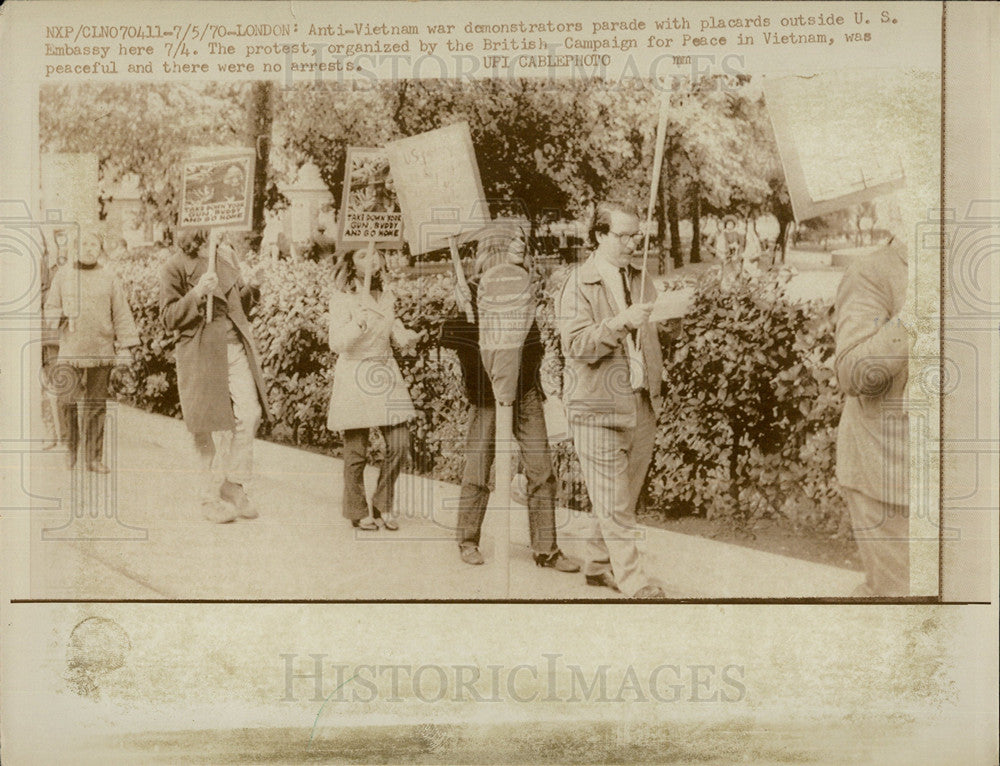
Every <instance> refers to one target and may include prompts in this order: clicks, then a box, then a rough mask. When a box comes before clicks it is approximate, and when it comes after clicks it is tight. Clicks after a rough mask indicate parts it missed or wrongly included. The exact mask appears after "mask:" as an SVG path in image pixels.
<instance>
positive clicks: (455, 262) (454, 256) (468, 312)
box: [448, 236, 476, 324]
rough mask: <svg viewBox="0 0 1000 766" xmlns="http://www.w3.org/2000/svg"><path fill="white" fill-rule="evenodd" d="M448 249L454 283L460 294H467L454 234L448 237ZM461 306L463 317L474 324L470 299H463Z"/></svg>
mask: <svg viewBox="0 0 1000 766" xmlns="http://www.w3.org/2000/svg"><path fill="white" fill-rule="evenodd" d="M448 249H449V250H450V251H451V263H452V266H454V267H455V284H457V285H458V291H459V293H460V294H461V295H463V296H467V295H471V291H470V290H469V283H468V282H467V281H466V279H465V270H464V269H463V268H462V258H461V257H460V256H459V254H458V240H457V239H456V238H455V237H454V236H450V237H448ZM462 303H463V305H461V306H460V307H459V308H461V309H462V310H463V311H464V312H465V319H466V321H468V322H469V324H474V323H475V321H476V314H475V312H474V311H473V310H472V301H471V300H464V301H463V302H462Z"/></svg>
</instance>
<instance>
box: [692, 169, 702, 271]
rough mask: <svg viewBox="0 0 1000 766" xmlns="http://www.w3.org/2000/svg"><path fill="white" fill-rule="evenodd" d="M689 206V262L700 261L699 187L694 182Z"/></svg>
mask: <svg viewBox="0 0 1000 766" xmlns="http://www.w3.org/2000/svg"><path fill="white" fill-rule="evenodd" d="M691 201H692V206H691V263H701V187H700V186H698V184H695V186H694V191H693V192H692V198H691Z"/></svg>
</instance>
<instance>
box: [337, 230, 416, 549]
mask: <svg viewBox="0 0 1000 766" xmlns="http://www.w3.org/2000/svg"><path fill="white" fill-rule="evenodd" d="M384 270H385V261H384V259H383V257H382V255H381V253H379V252H378V251H377V250H374V249H372V250H367V251H360V250H359V251H355V252H353V253H347V254H345V255H344V257H343V259H342V261H341V262H340V264H338V267H337V271H336V274H335V277H334V288H335V289H334V291H333V294H332V296H331V298H330V348H331V349H332V350H333V351H335V352H336V353H337V362H336V365H335V366H334V371H333V394H332V396H331V397H330V412H329V415H328V417H327V423H326V424H327V427H328V428H329V429H330V430H331V431H342V432H343V434H344V494H343V514H344V517H345V518H347V519H349V520H350V521H351V524H352V525H353V526H354V527H356V528H359V529H364V530H368V531H375V530H378V529H379V528H383V529H387V530H390V531H394V530H397V529H399V523H398V521H397V520H396V518H397V514H396V513H395V512H394V508H393V504H394V498H395V486H396V478H397V477H398V476H399V471H400V468H401V467H402V464H403V461H404V460H405V458H406V456H407V455H408V454H409V451H410V431H409V426H408V425H407V424H408V422H409V421H410V420H412V419H413V418H414V417H416V411H415V410H414V408H413V402H412V400H411V399H410V394H409V391H408V390H407V388H406V383H405V381H404V380H403V376H402V373H400V371H399V365H398V364H397V363H396V359H395V357H394V356H393V351H392V346H393V345H395V346H396V347H397V348H399V349H400V350H401V351H404V352H408V353H409V352H412V350H413V348H414V347H415V346H416V343H417V340H418V339H419V338H420V334H419V333H417V332H414V331H413V330H410V329H407V328H406V327H404V326H403V323H402V322H401V321H400V320H399V319H398V318H397V317H396V313H395V307H394V303H395V298H394V296H393V294H392V291H391V290H389V289H388V288H387V286H386V285H385V284H384V279H383V273H384ZM366 280H367V286H366ZM372 428H378V429H379V430H380V431H381V432H382V437H383V438H384V439H385V447H386V449H385V460H384V462H383V464H382V470H381V472H380V474H379V479H378V484H377V486H376V488H375V494H374V495H373V496H372V499H371V505H369V502H368V498H367V496H366V494H365V485H364V471H365V465H366V463H367V453H368V437H369V430H370V429H372Z"/></svg>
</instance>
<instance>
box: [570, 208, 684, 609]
mask: <svg viewBox="0 0 1000 766" xmlns="http://www.w3.org/2000/svg"><path fill="white" fill-rule="evenodd" d="M640 240H641V235H640V233H639V217H638V215H637V214H636V213H635V211H634V210H633V209H632V208H630V207H628V206H626V205H623V204H620V203H613V202H604V203H601V204H600V205H598V207H597V210H596V212H595V216H594V223H593V225H592V226H591V230H590V241H591V244H592V245H593V246H594V251H593V253H592V254H591V255H590V257H589V258H588V259H587V260H586V261H584V262H583V263H582V264H580V265H579V266H578V267H577V268H576V270H575V271H573V272H572V273H571V274H570V276H569V278H568V279H567V280H566V284H565V285H564V286H563V289H562V292H561V294H560V298H559V305H558V307H557V314H556V316H557V317H558V318H559V323H560V326H559V331H560V337H561V340H562V351H563V356H564V357H565V359H566V368H565V371H564V373H563V379H564V382H563V389H564V399H565V404H566V415H567V419H568V421H569V425H570V429H571V430H572V432H573V445H574V447H575V448H576V452H577V455H578V456H579V458H580V467H581V470H582V472H583V477H584V481H585V482H586V484H587V493H588V495H589V496H590V502H591V505H592V506H593V513H592V514H591V518H590V527H591V530H590V534H589V539H588V540H587V545H586V559H585V562H586V563H585V564H584V575H585V577H586V582H587V584H588V585H597V586H606V587H609V588H613V589H615V590H619V591H621V593H622V594H623V595H625V596H626V597H629V598H639V599H649V598H664V597H665V596H666V592H665V591H664V589H663V588H662V587H660V585H658V584H656V583H654V582H653V580H652V578H651V577H650V576H649V574H648V573H647V572H646V567H645V562H644V556H643V552H642V551H641V550H640V547H639V545H638V540H639V538H640V537H641V536H642V534H643V533H642V530H641V529H640V528H639V527H638V525H637V523H636V518H635V506H636V502H637V500H638V498H639V493H640V492H641V490H642V486H643V483H644V481H645V478H646V472H647V470H648V469H649V464H650V461H651V460H652V457H653V447H654V439H655V435H656V419H657V415H658V414H659V412H660V411H661V409H662V405H663V397H662V392H661V385H662V376H663V357H662V351H661V349H660V342H659V338H658V336H657V329H656V325H655V324H654V323H653V322H652V321H650V313H651V311H652V308H653V303H654V301H655V300H656V288H655V287H654V286H653V282H652V280H651V279H648V278H647V279H645V280H644V279H643V277H642V272H641V271H640V270H638V269H636V268H634V267H633V265H632V263H631V261H632V255H633V252H634V249H635V246H636V245H637V244H638V243H639V241H640Z"/></svg>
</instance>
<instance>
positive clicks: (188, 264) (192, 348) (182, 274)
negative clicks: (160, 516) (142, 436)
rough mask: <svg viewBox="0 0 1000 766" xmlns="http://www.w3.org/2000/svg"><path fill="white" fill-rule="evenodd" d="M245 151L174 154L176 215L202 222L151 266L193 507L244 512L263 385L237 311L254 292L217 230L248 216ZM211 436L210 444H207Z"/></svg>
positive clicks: (244, 224)
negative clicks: (173, 362) (188, 441)
mask: <svg viewBox="0 0 1000 766" xmlns="http://www.w3.org/2000/svg"><path fill="white" fill-rule="evenodd" d="M253 167H254V155H253V152H252V150H250V151H249V153H248V152H247V150H239V149H238V150H230V151H225V152H218V153H211V154H209V153H204V152H203V153H201V154H198V155H195V156H193V157H192V158H191V159H189V160H188V161H186V162H185V163H184V167H183V171H184V172H183V182H182V192H181V209H180V211H179V216H178V218H179V222H180V224H181V226H182V227H183V228H187V229H189V230H191V229H196V230H199V229H200V230H201V231H204V229H206V228H207V229H208V237H207V241H206V238H205V237H204V235H203V234H201V233H200V232H197V231H196V233H194V234H192V235H191V236H190V237H189V239H188V247H187V252H186V253H179V254H177V255H174V256H173V257H171V258H170V259H169V260H167V262H166V263H165V264H164V265H163V269H162V271H161V272H160V319H161V320H162V321H163V324H164V326H165V327H166V328H167V329H168V330H170V331H173V332H174V333H175V335H176V338H177V344H176V358H177V390H178V394H179V395H180V401H181V413H182V414H183V416H184V423H185V425H187V427H188V430H189V431H190V432H191V434H192V436H193V438H194V446H195V449H196V451H197V453H198V461H199V474H200V477H199V485H200V486H199V491H200V497H201V505H202V513H203V515H204V517H205V518H206V519H208V520H209V521H213V522H217V523H220V524H225V523H228V522H231V521H235V520H236V519H237V518H244V519H253V518H256V517H257V515H258V514H257V511H256V510H255V509H254V507H253V505H252V504H251V502H250V497H249V495H248V494H247V486H248V484H249V482H250V480H251V478H252V475H253V442H254V437H255V436H256V434H257V426H258V425H259V424H260V420H261V417H262V416H266V415H267V414H268V409H267V391H266V389H265V387H264V376H263V374H262V373H261V369H260V362H259V358H258V354H257V349H256V346H255V344H254V339H253V333H252V331H251V329H250V320H249V319H248V317H247V314H248V313H249V311H250V306H251V303H252V301H253V299H254V294H253V290H252V288H250V287H249V286H248V285H246V284H245V283H244V281H243V277H242V273H241V270H240V266H239V263H238V262H237V256H236V250H235V249H234V248H233V247H232V245H231V244H229V243H228V242H225V241H223V240H221V236H220V235H221V231H222V229H233V230H239V229H247V228H249V225H250V220H251V210H250V209H251V203H252V196H253V183H252V179H253ZM216 440H218V448H217V445H216Z"/></svg>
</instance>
